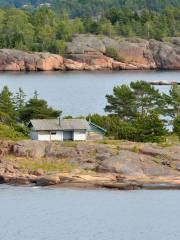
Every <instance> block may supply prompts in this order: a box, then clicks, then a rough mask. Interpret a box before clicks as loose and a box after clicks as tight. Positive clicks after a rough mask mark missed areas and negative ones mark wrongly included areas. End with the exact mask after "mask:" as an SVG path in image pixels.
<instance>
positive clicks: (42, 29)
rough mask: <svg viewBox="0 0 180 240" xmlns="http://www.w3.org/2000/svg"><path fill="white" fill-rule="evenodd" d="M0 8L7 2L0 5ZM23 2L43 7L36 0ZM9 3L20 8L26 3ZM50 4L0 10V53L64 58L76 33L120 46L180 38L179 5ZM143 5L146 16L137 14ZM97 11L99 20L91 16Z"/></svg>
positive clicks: (123, 0) (122, 0) (173, 0)
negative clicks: (21, 52)
mask: <svg viewBox="0 0 180 240" xmlns="http://www.w3.org/2000/svg"><path fill="white" fill-rule="evenodd" d="M3 2H6V3H7V2H8V1H3V0H0V3H1V4H3ZM28 2H31V3H32V4H37V3H42V1H40V0H39V1H37V0H32V1H28ZM167 2H168V5H165V3H167ZM9 3H11V4H13V3H16V4H17V6H20V4H21V5H22V4H23V3H27V1H25V0H24V1H22V0H21V1H20V0H18V1H17V0H16V1H15V0H14V1H13V0H11V1H9ZM52 3H53V4H54V5H52V6H56V11H55V10H53V8H50V7H47V6H44V7H37V8H33V9H31V8H30V9H29V8H28V9H19V8H9V7H7V8H1V9H0V48H15V49H22V50H29V51H49V52H52V53H58V54H64V53H66V45H67V42H69V41H71V40H72V38H73V34H75V33H79V34H81V33H84V34H89V33H91V34H97V35H105V36H108V37H111V38H116V39H119V40H120V41H121V38H123V37H128V38H134V37H136V38H144V39H157V40H160V41H161V40H166V41H168V38H169V37H180V6H179V7H174V6H176V5H180V1H179V0H168V1H166V0H164V1H162V0H156V1H155V0H148V1H145V0H134V1H133V0H99V1H95V0H91V1H85V0H71V1H68V0H53V1H52ZM60 3H62V4H60ZM100 3H101V4H100ZM140 3H141V4H140ZM11 4H10V6H11ZM18 4H19V5H18ZM63 4H64V5H63ZM103 4H104V5H103ZM170 4H171V6H170ZM143 5H145V6H150V8H151V10H150V9H143V10H136V9H140V8H142V6H143ZM172 5H173V6H172ZM58 6H59V8H58ZM63 6H64V7H63ZM78 6H79V7H78ZM103 6H104V7H103ZM107 6H109V8H108V7H107ZM116 6H119V7H116ZM122 6H123V7H122ZM127 6H130V7H128V8H127ZM133 6H134V8H133ZM58 9H59V10H58ZM65 9H66V10H65ZM88 9H89V10H88ZM153 9H154V10H153ZM155 9H157V10H158V11H155ZM97 11H99V15H95V14H96V13H97Z"/></svg>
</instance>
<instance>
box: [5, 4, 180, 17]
mask: <svg viewBox="0 0 180 240" xmlns="http://www.w3.org/2000/svg"><path fill="white" fill-rule="evenodd" d="M44 3H50V4H51V6H52V8H53V9H54V10H55V11H56V12H63V11H64V10H66V11H67V12H68V13H69V15H70V16H71V17H81V16H87V15H91V16H92V15H98V14H102V13H103V12H104V11H106V10H107V9H109V8H112V7H114V8H129V9H133V10H135V11H137V10H142V9H149V10H155V11H162V10H163V9H165V8H166V7H170V6H171V7H180V1H179V0H90V1H88V0H0V7H17V8H20V7H23V6H24V5H27V4H29V5H31V6H32V7H34V8H36V7H38V6H39V4H44Z"/></svg>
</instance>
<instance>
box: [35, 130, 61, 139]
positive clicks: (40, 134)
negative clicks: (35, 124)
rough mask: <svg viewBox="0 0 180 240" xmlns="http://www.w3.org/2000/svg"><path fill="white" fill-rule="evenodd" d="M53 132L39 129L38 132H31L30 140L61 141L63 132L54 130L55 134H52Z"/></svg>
mask: <svg viewBox="0 0 180 240" xmlns="http://www.w3.org/2000/svg"><path fill="white" fill-rule="evenodd" d="M53 133H54V132H48V131H39V132H33V131H32V132H31V133H30V138H31V139H32V140H39V141H63V132H62V131H56V132H55V133H56V134H53Z"/></svg>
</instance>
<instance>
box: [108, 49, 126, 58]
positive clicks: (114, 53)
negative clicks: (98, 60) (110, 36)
mask: <svg viewBox="0 0 180 240" xmlns="http://www.w3.org/2000/svg"><path fill="white" fill-rule="evenodd" d="M106 55H107V56H108V57H111V58H113V59H114V60H116V61H119V62H124V61H125V59H124V58H123V57H122V56H120V54H119V53H118V52H117V50H116V49H115V48H113V47H107V48H106Z"/></svg>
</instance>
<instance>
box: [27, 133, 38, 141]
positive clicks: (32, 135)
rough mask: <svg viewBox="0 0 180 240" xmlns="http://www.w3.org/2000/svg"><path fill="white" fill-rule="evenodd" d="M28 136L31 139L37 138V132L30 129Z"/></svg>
mask: <svg viewBox="0 0 180 240" xmlns="http://www.w3.org/2000/svg"><path fill="white" fill-rule="evenodd" d="M29 136H30V138H31V139H32V140H38V133H37V132H35V131H31V132H30V134H29Z"/></svg>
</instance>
